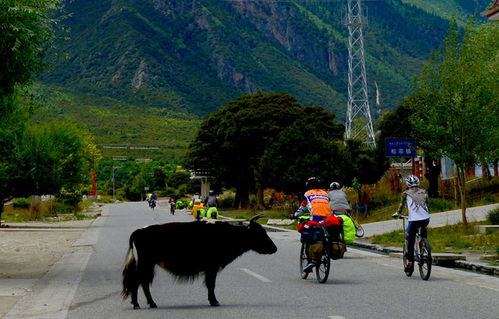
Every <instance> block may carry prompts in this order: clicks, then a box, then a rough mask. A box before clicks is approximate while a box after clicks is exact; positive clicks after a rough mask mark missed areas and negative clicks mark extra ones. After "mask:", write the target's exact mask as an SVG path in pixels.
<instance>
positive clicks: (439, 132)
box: [410, 21, 499, 225]
mask: <svg viewBox="0 0 499 319" xmlns="http://www.w3.org/2000/svg"><path fill="white" fill-rule="evenodd" d="M498 38H499V26H498V25H497V24H495V23H487V24H484V25H481V26H479V27H474V26H473V21H470V22H469V23H468V25H467V27H466V30H465V33H464V38H463V39H462V41H460V37H459V30H458V28H457V26H456V24H455V22H452V23H451V27H450V33H449V36H448V37H447V39H446V40H445V44H444V47H443V49H442V50H440V51H437V52H435V53H434V54H433V56H432V57H431V59H430V61H428V63H427V64H426V65H425V67H424V69H423V72H422V74H421V76H420V78H419V82H418V83H419V86H420V87H419V90H418V94H419V95H420V99H418V103H417V105H416V107H414V113H413V116H411V118H410V120H411V123H412V124H413V126H414V128H415V130H416V131H417V132H418V140H419V141H420V144H421V145H422V146H423V147H427V148H428V149H429V150H431V153H432V156H434V158H439V157H440V156H448V157H450V158H451V159H452V160H453V161H454V162H455V163H456V167H457V180H458V185H459V193H460V195H461V211H462V220H463V223H464V224H465V225H467V220H466V192H465V165H466V164H472V165H474V164H475V163H476V162H478V161H486V162H488V161H493V160H495V159H497V158H498V157H499V154H498V152H499V121H497V119H498V118H499V108H498V107H497V105H499V101H498V99H499V96H498V95H497V79H498V78H499V59H498V54H499V48H498V47H497V45H496V43H497V39H498Z"/></svg>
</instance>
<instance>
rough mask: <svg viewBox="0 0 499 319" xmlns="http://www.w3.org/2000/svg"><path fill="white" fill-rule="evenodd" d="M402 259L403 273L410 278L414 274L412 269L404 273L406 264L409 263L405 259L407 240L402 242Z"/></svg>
mask: <svg viewBox="0 0 499 319" xmlns="http://www.w3.org/2000/svg"><path fill="white" fill-rule="evenodd" d="M402 259H403V261H404V272H405V275H406V276H407V277H411V276H412V273H413V272H414V268H413V269H411V270H409V271H405V269H406V268H407V264H408V263H409V259H408V258H407V239H406V240H405V241H404V250H403V252H402Z"/></svg>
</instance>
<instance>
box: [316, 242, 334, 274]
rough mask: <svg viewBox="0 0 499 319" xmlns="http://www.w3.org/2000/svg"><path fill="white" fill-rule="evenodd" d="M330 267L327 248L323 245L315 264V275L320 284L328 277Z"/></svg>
mask: <svg viewBox="0 0 499 319" xmlns="http://www.w3.org/2000/svg"><path fill="white" fill-rule="evenodd" d="M330 268H331V258H330V256H329V252H328V249H327V248H326V245H324V249H323V250H322V252H321V256H320V259H319V260H318V261H317V264H316V266H315V275H316V276H317V281H318V282H319V283H321V284H323V283H325V282H326V281H327V278H328V277H329V270H330Z"/></svg>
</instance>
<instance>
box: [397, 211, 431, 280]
mask: <svg viewBox="0 0 499 319" xmlns="http://www.w3.org/2000/svg"><path fill="white" fill-rule="evenodd" d="M392 217H393V218H399V219H403V225H404V226H403V229H404V234H405V231H406V230H405V220H406V219H408V218H409V217H408V216H403V215H399V214H397V213H395V214H393V215H392ZM407 245H408V241H407V238H406V239H405V240H404V249H403V252H402V253H403V255H402V259H403V263H404V272H405V274H406V276H407V277H410V276H412V273H413V272H414V268H412V269H409V270H407V271H406V269H407V267H406V266H407V263H408V262H409V259H408V258H407V256H408V253H407V252H408V248H407ZM414 262H417V263H418V267H419V275H420V276H421V279H423V280H428V279H429V278H430V274H431V264H432V262H433V259H432V257H431V247H430V242H429V241H428V239H427V238H423V237H421V227H418V229H417V231H416V240H415V241H414Z"/></svg>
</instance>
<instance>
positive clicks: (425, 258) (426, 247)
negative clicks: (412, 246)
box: [418, 238, 433, 280]
mask: <svg viewBox="0 0 499 319" xmlns="http://www.w3.org/2000/svg"><path fill="white" fill-rule="evenodd" d="M432 262H433V260H432V258H431V248H430V243H429V242H428V239H426V238H422V239H421V242H420V253H419V262H418V266H419V275H420V276H421V279H423V280H428V279H429V278H430V274H431V264H432Z"/></svg>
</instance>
